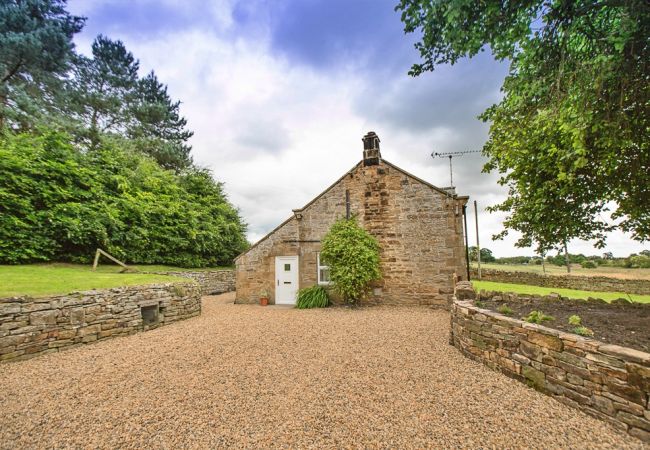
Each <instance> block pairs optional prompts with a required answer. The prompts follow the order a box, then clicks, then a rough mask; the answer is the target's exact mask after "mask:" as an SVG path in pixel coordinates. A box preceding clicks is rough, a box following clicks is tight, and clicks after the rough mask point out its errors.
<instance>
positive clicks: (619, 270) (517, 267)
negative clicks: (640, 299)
mask: <svg viewBox="0 0 650 450" xmlns="http://www.w3.org/2000/svg"><path fill="white" fill-rule="evenodd" d="M472 267H474V268H476V263H472ZM481 268H482V269H495V270H504V271H516V272H534V273H540V274H541V273H543V272H542V266H541V265H539V266H537V265H535V264H483V263H481ZM546 273H547V274H551V275H567V272H566V267H564V266H563V267H560V266H554V265H552V264H546ZM571 275H578V276H592V277H594V276H603V277H613V278H621V279H625V280H650V269H625V268H623V267H598V268H596V269H583V268H582V267H581V266H580V264H573V265H572V266H571Z"/></svg>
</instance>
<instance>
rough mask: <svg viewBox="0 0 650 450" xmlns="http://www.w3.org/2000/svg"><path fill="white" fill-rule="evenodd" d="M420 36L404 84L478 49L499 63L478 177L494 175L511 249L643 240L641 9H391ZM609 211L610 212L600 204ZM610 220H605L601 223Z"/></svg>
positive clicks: (646, 177)
mask: <svg viewBox="0 0 650 450" xmlns="http://www.w3.org/2000/svg"><path fill="white" fill-rule="evenodd" d="M396 9H397V10H400V11H402V21H403V22H404V24H405V31H406V32H415V31H419V32H421V33H422V38H421V40H420V42H418V43H417V44H416V47H417V49H418V50H419V51H420V55H421V57H422V62H421V63H418V64H415V65H414V66H413V68H412V69H411V71H410V74H412V75H420V74H422V73H423V72H426V71H431V70H434V68H435V66H436V65H437V64H443V63H451V64H453V63H455V62H457V61H458V60H459V59H460V58H463V57H466V56H469V57H471V56H474V55H476V54H477V53H478V52H481V51H483V50H484V49H485V48H486V47H489V48H490V49H491V50H492V52H493V54H494V56H495V57H496V58H497V59H498V60H510V71H509V74H508V76H507V78H506V80H505V82H504V84H503V87H502V91H503V93H504V96H503V99H502V101H501V102H500V103H498V104H496V105H493V106H492V107H490V108H489V109H488V110H487V111H485V112H484V113H483V114H482V115H481V118H482V119H483V120H484V121H487V122H490V123H491V127H490V135H489V140H488V142H487V143H486V145H485V147H484V148H483V153H484V154H485V155H486V156H487V157H488V158H489V159H490V160H489V162H488V163H487V165H486V166H485V168H484V170H485V171H495V170H496V171H498V172H499V173H500V174H501V178H500V183H501V184H503V185H506V186H508V190H509V191H508V192H509V195H508V198H507V199H506V200H505V201H504V202H503V203H501V204H498V205H495V206H493V207H492V208H491V210H492V211H505V212H507V213H508V217H507V219H506V220H505V222H504V225H505V228H506V229H505V230H504V231H503V232H502V233H500V234H499V235H498V237H502V236H504V235H505V234H506V233H507V232H508V229H512V230H517V231H519V232H520V233H521V238H520V239H519V240H518V242H517V244H518V245H519V246H529V245H533V244H536V245H537V251H538V252H540V253H545V252H546V251H548V250H550V249H552V248H556V249H560V248H562V247H564V245H565V244H566V242H567V241H568V240H570V239H572V238H580V239H595V240H596V245H597V246H599V247H602V246H604V244H605V240H606V235H607V233H608V232H609V231H611V230H613V229H616V228H618V229H621V230H623V231H627V232H630V233H631V234H632V237H633V238H634V239H636V240H639V241H644V240H648V239H649V238H650V196H649V195H648V186H650V149H649V148H648V145H649V143H650V136H649V134H650V133H649V130H650V122H649V120H650V114H649V113H648V112H649V111H650V83H648V74H649V73H650V70H649V68H650V67H649V64H650V4H648V3H647V2H645V1H643V0H609V1H608V0H601V1H598V0H577V1H576V0H571V1H567V0H520V1H514V2H507V3H503V2H499V1H495V0H488V1H483V2H467V1H464V0H441V1H436V2H431V1H427V0H401V1H400V2H399V4H398V5H397V7H396ZM612 205H613V206H612ZM610 213H611V218H612V220H610V219H609V218H608V214H610Z"/></svg>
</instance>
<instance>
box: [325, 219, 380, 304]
mask: <svg viewBox="0 0 650 450" xmlns="http://www.w3.org/2000/svg"><path fill="white" fill-rule="evenodd" d="M320 256H321V260H322V261H323V262H324V263H325V264H327V265H328V266H329V268H330V280H331V281H332V283H333V287H334V290H335V291H336V292H337V293H338V294H339V295H340V296H341V297H342V298H343V300H344V301H345V302H347V303H350V304H357V303H358V302H359V301H360V300H361V299H362V298H364V297H365V296H366V295H367V294H368V291H369V283H370V282H371V281H373V280H377V279H379V278H380V277H381V271H380V269H379V244H378V243H377V240H376V239H375V238H374V237H373V236H372V235H371V234H370V233H368V232H367V231H366V230H364V229H363V228H361V227H360V226H359V224H358V223H357V220H356V218H352V219H341V220H338V221H337V222H335V223H334V225H332V228H330V230H329V231H328V233H327V234H326V235H325V237H324V238H323V242H322V249H321V254H320Z"/></svg>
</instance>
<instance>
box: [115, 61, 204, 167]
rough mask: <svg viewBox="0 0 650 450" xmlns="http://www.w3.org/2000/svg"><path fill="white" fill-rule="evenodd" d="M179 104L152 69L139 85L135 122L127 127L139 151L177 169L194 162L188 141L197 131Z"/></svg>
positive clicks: (163, 164)
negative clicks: (190, 125)
mask: <svg viewBox="0 0 650 450" xmlns="http://www.w3.org/2000/svg"><path fill="white" fill-rule="evenodd" d="M180 104H181V102H179V101H176V102H175V101H173V100H172V99H171V98H170V96H169V94H168V93H167V86H165V85H164V84H162V83H161V82H159V81H158V77H156V74H155V73H154V72H153V71H151V72H150V73H149V74H148V75H147V76H146V77H144V78H142V79H140V80H139V81H138V84H137V86H136V95H135V101H134V105H133V108H132V113H133V116H134V121H133V123H132V125H131V126H130V127H129V130H128V136H129V137H130V138H131V139H133V140H134V141H135V145H136V147H137V148H138V149H139V150H140V151H142V152H143V153H146V154H148V155H150V156H152V157H153V158H154V159H155V160H156V161H158V164H160V165H161V166H163V167H165V168H166V169H173V170H176V171H180V170H183V169H186V168H188V167H189V166H190V165H191V164H192V158H191V157H190V151H191V150H192V147H191V146H190V145H188V144H187V141H188V139H189V138H191V137H192V135H193V134H194V133H193V132H192V131H189V130H187V129H186V127H187V120H186V119H185V118H184V117H182V116H181V115H180Z"/></svg>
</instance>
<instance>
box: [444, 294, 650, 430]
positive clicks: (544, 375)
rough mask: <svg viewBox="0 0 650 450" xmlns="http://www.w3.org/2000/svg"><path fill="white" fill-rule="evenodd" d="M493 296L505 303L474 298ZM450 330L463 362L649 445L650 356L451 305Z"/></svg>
mask: <svg viewBox="0 0 650 450" xmlns="http://www.w3.org/2000/svg"><path fill="white" fill-rule="evenodd" d="M497 294H498V296H503V297H507V295H508V294H505V295H504V294H502V293H496V292H495V293H489V292H484V291H482V292H481V294H480V298H489V297H488V296H490V295H493V296H497ZM466 295H467V294H466ZM484 318H488V319H489V320H487V321H486V320H485V319H484ZM451 322H452V326H451V335H450V343H451V344H452V345H454V346H455V347H456V348H458V350H460V351H461V352H462V353H463V354H464V355H465V356H466V357H468V358H471V359H473V360H476V361H480V362H482V363H483V364H485V365H486V366H488V367H490V368H491V369H493V370H497V371H500V372H502V373H503V374H505V375H506V376H509V377H511V378H513V379H515V380H518V381H520V382H524V383H527V384H528V385H530V386H531V387H534V388H535V389H537V390H539V391H540V392H543V393H545V394H548V395H551V396H552V397H553V398H555V399H556V400H558V401H560V402H562V403H564V404H566V405H569V406H571V407H573V408H576V409H580V410H582V411H584V412H586V413H587V414H590V415H592V416H594V417H596V418H599V419H601V420H603V421H605V422H607V423H609V424H610V425H612V426H614V427H616V428H618V429H621V430H624V431H626V432H627V433H628V434H629V435H630V436H633V437H635V438H638V439H640V440H642V441H644V442H650V353H645V352H642V351H639V350H636V349H631V348H627V347H622V346H619V345H612V344H607V343H603V342H600V341H598V340H596V339H592V338H588V337H583V336H578V335H573V334H570V333H566V332H563V331H559V330H555V329H552V328H549V327H545V326H543V325H538V324H530V323H527V322H525V321H523V320H517V319H514V318H512V317H507V316H505V315H502V314H499V313H498V312H494V311H491V310H485V309H482V308H478V307H476V306H474V305H473V302H472V301H469V300H457V299H454V302H453V304H452V307H451Z"/></svg>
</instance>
